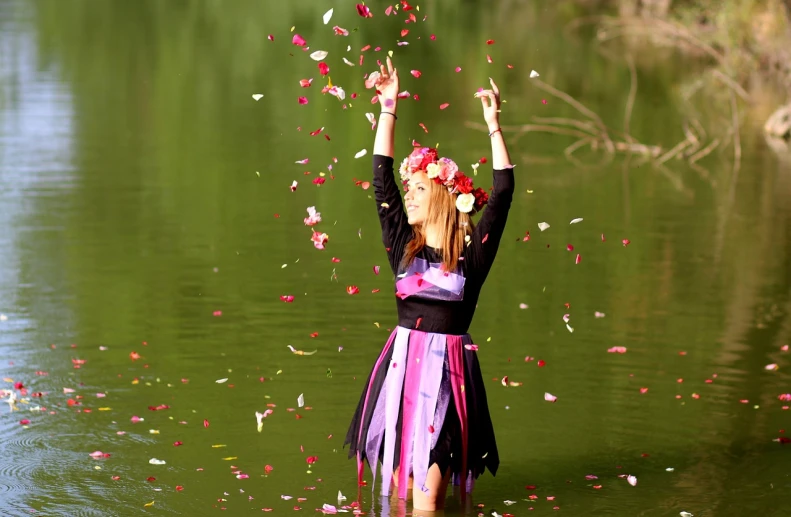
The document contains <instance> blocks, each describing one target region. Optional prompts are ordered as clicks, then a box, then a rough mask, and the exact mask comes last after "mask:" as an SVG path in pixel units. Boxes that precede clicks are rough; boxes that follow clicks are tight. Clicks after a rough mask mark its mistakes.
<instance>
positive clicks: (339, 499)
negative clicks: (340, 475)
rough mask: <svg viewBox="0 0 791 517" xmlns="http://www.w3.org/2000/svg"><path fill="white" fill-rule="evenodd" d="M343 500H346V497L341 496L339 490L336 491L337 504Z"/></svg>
mask: <svg viewBox="0 0 791 517" xmlns="http://www.w3.org/2000/svg"><path fill="white" fill-rule="evenodd" d="M345 500H346V496H345V495H343V494H342V493H341V491H340V490H338V502H339V503H340V502H341V501H345Z"/></svg>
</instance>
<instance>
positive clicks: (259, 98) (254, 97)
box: [253, 93, 264, 101]
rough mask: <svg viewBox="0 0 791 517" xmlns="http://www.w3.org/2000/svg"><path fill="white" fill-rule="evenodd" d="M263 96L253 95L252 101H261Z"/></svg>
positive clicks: (259, 94)
mask: <svg viewBox="0 0 791 517" xmlns="http://www.w3.org/2000/svg"><path fill="white" fill-rule="evenodd" d="M263 96H264V94H263V93H254V94H253V99H254V100H256V101H258V100H261V97H263Z"/></svg>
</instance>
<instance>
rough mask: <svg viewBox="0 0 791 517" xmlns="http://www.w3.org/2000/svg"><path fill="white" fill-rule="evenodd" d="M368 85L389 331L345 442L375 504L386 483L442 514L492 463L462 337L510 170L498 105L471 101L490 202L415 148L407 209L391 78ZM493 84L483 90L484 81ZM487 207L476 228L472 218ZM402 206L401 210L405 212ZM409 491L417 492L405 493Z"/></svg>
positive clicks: (489, 93) (408, 168) (493, 448)
mask: <svg viewBox="0 0 791 517" xmlns="http://www.w3.org/2000/svg"><path fill="white" fill-rule="evenodd" d="M371 75H372V76H373V77H370V78H369V81H370V82H371V83H372V84H375V85H376V88H377V93H378V95H379V103H380V104H381V108H382V112H381V114H380V117H379V125H378V129H377V131H376V140H375V142H374V161H373V168H374V180H373V183H374V191H375V194H376V202H377V205H378V211H379V220H380V222H381V225H382V240H383V242H384V245H385V248H386V249H387V254H388V258H389V260H390V266H391V268H392V270H393V273H394V274H395V275H396V277H397V281H396V296H397V300H396V305H397V307H398V327H396V329H395V330H394V331H393V333H392V334H391V336H390V339H389V340H388V341H387V344H386V345H385V347H384V349H383V350H382V353H381V355H380V356H379V359H378V360H377V361H376V363H375V365H374V368H373V371H372V372H371V375H370V376H369V378H368V382H367V384H366V387H365V389H364V390H363V394H362V397H361V398H360V403H359V405H358V406H357V411H356V412H355V415H354V418H353V419H352V423H351V426H350V427H349V432H348V434H347V436H346V442H345V443H348V444H351V447H350V454H349V456H350V457H352V456H353V455H356V456H357V461H358V476H359V481H360V482H361V483H362V477H363V468H364V467H363V460H364V459H367V460H368V463H369V465H370V466H371V470H372V471H373V475H374V483H375V482H376V470H377V463H378V462H381V475H382V494H384V495H387V494H388V493H389V490H390V483H391V481H392V483H393V484H394V485H395V487H396V488H397V489H398V497H399V498H402V499H406V497H407V490H408V489H412V487H413V486H414V490H413V494H412V498H413V504H414V507H415V509H418V510H428V511H432V510H437V509H441V508H442V507H443V506H444V502H445V493H446V491H447V486H448V481H449V479H450V475H451V474H454V475H455V476H456V480H457V482H459V483H460V484H461V486H462V487H464V488H465V491H466V492H469V491H471V490H472V481H473V479H474V478H477V477H478V476H479V475H480V474H481V473H482V472H483V470H484V469H485V468H488V469H489V471H490V472H491V473H492V474H495V473H496V471H497V466H498V464H499V457H498V454H497V445H496V444H495V439H494V430H493V428H492V421H491V418H490V416H489V409H488V406H487V403H486V393H485V390H484V385H483V379H482V377H481V370H480V366H479V364H478V358H477V356H476V353H475V350H476V349H477V346H475V345H473V344H472V338H470V336H469V334H467V329H468V327H469V325H470V322H471V321H472V316H473V314H474V312H475V306H476V303H477V301H478V295H479V294H480V290H481V287H482V286H483V282H484V280H485V279H486V276H487V274H488V273H489V269H490V268H491V266H492V262H494V257H495V255H496V254H497V248H498V246H499V244H500V238H501V237H502V234H503V229H504V228H505V222H506V219H507V217H508V210H509V208H510V206H511V200H512V198H513V192H514V174H513V165H510V158H509V156H508V151H507V149H506V147H505V141H504V140H503V135H502V132H501V131H500V126H499V107H500V94H499V90H498V89H497V85H495V83H494V81H491V84H492V89H491V90H485V91H481V92H478V93H477V94H476V96H477V97H480V99H481V102H482V104H483V115H484V119H485V120H486V123H487V124H488V126H489V137H490V138H491V141H492V162H493V167H494V187H493V189H492V194H491V198H488V199H487V197H488V196H487V194H486V192H485V191H484V190H483V189H475V190H474V189H473V186H472V181H471V179H470V178H468V177H466V176H465V175H464V174H463V173H461V172H459V171H458V167H456V164H455V163H453V161H451V160H449V159H447V158H439V157H438V155H437V152H436V150H435V149H428V148H422V149H421V148H416V149H415V150H414V151H413V152H412V153H411V154H410V155H409V156H408V157H407V158H406V159H405V160H404V161H403V163H402V164H401V167H400V174H401V180H402V183H404V184H405V186H406V194H405V196H404V201H403V202H402V200H401V195H400V193H399V188H398V184H397V183H396V180H395V178H394V176H393V140H394V136H393V135H394V129H395V122H396V119H397V117H396V111H397V104H398V89H399V88H398V86H399V85H398V72H397V71H396V70H395V69H394V68H393V64H392V62H391V60H390V59H389V58H388V59H387V68H385V67H384V66H381V71H380V72H379V73H374V74H371ZM490 80H491V79H490ZM487 201H488V207H487V208H486V210H485V211H484V212H483V216H482V217H481V220H480V222H479V223H478V225H477V226H474V225H473V223H472V219H471V214H472V213H473V212H475V211H476V210H480V209H482V208H483V206H484V205H485V204H487ZM405 204H406V211H405V210H404V205H405ZM413 483H414V485H413Z"/></svg>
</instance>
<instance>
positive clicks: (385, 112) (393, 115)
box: [380, 111, 398, 120]
mask: <svg viewBox="0 0 791 517" xmlns="http://www.w3.org/2000/svg"><path fill="white" fill-rule="evenodd" d="M383 113H384V114H386V115H392V117H393V118H394V119H396V120H398V117H396V114H395V113H390V112H389V111H382V112H381V113H380V115H381V114H383Z"/></svg>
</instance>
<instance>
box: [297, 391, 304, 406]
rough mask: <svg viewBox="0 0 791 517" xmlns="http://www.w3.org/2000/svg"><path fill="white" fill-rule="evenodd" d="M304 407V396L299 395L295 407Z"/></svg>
mask: <svg viewBox="0 0 791 517" xmlns="http://www.w3.org/2000/svg"><path fill="white" fill-rule="evenodd" d="M304 405H305V394H304V393H300V394H299V397H297V407H302V406H304Z"/></svg>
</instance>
